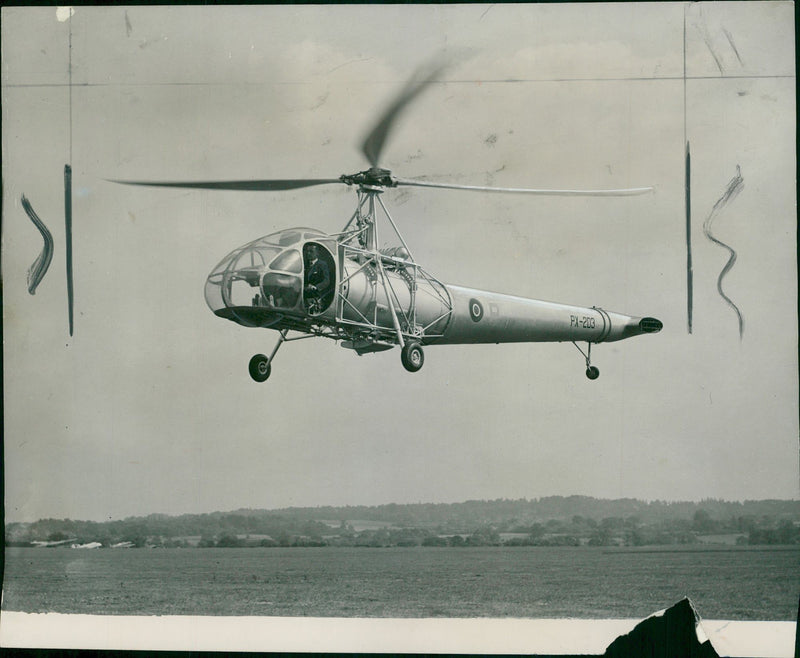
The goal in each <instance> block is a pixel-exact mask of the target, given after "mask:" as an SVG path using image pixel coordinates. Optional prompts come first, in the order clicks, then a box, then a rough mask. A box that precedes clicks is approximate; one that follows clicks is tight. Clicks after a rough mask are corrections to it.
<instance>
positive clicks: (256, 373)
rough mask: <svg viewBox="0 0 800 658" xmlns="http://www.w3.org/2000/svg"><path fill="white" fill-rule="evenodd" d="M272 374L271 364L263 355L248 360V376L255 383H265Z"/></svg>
mask: <svg viewBox="0 0 800 658" xmlns="http://www.w3.org/2000/svg"><path fill="white" fill-rule="evenodd" d="M270 372H272V364H271V363H270V362H269V359H268V358H267V357H266V356H265V355H263V354H256V355H255V356H254V357H253V358H252V359H250V376H251V377H252V378H253V379H254V380H255V381H257V382H265V381H267V379H268V378H269V375H270Z"/></svg>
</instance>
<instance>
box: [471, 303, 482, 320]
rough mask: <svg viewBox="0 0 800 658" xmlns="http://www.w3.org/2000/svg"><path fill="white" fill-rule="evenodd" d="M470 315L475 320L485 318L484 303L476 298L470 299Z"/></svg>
mask: <svg viewBox="0 0 800 658" xmlns="http://www.w3.org/2000/svg"><path fill="white" fill-rule="evenodd" d="M469 317H471V318H472V321H473V322H480V321H481V320H482V319H483V305H482V304H481V303H480V302H479V301H478V300H477V299H475V298H472V299H470V300H469Z"/></svg>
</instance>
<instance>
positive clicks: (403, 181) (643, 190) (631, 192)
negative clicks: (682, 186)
mask: <svg viewBox="0 0 800 658" xmlns="http://www.w3.org/2000/svg"><path fill="white" fill-rule="evenodd" d="M394 181H395V182H396V183H397V184H398V185H412V186H416V187H439V188H444V189H447V190H472V191H474V192H509V193H512V194H541V195H549V196H635V195H637V194H647V193H648V192H652V191H653V188H652V187H633V188H629V189H622V190H536V189H530V188H526V187H485V186H482V185H453V184H450V183H430V182H428V181H420V180H411V179H410V178H394Z"/></svg>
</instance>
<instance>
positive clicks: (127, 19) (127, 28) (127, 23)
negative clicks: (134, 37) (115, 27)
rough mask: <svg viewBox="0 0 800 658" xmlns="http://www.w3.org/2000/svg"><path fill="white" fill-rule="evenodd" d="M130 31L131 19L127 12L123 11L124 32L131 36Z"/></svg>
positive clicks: (131, 29) (131, 30)
mask: <svg viewBox="0 0 800 658" xmlns="http://www.w3.org/2000/svg"><path fill="white" fill-rule="evenodd" d="M131 32H133V26H132V25H131V20H130V19H129V18H128V12H127V11H126V12H125V34H127V35H128V36H131Z"/></svg>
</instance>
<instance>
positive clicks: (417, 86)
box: [361, 65, 445, 167]
mask: <svg viewBox="0 0 800 658" xmlns="http://www.w3.org/2000/svg"><path fill="white" fill-rule="evenodd" d="M444 68H445V67H444V65H439V66H436V67H435V68H433V70H431V71H430V72H429V73H428V74H427V75H425V77H424V78H422V79H421V80H411V81H410V82H409V83H408V84H407V85H406V86H405V89H403V91H402V92H400V95H399V96H398V97H397V98H396V99H395V100H394V102H393V103H392V104H391V105H390V106H389V108H388V109H387V110H386V112H384V114H383V116H382V117H381V118H380V120H379V121H378V123H377V124H375V127H374V128H373V129H372V131H371V132H370V133H369V135H367V138H366V139H365V140H364V143H363V145H362V146H361V151H362V152H363V153H364V155H365V156H367V160H369V163H370V165H372V166H373V167H377V166H378V161H379V160H380V157H381V152H382V151H383V145H384V143H385V142H386V137H387V136H388V135H389V131H390V130H391V128H392V124H393V123H394V121H395V119H397V116H398V115H399V114H400V112H401V111H402V110H403V108H404V107H405V106H406V105H408V104H409V103H410V102H411V101H412V100H414V98H416V97H417V95H418V94H419V93H420V92H421V91H422V90H423V88H424V87H426V86H427V85H428V83H430V82H432V81H433V80H434V79H436V77H437V76H438V75H439V74H440V73H441V72H442V71H443V70H444Z"/></svg>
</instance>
